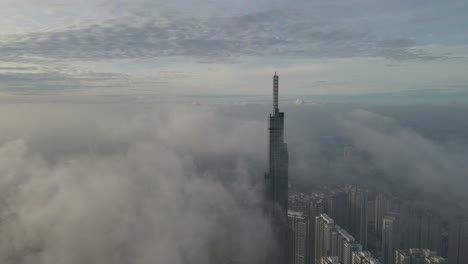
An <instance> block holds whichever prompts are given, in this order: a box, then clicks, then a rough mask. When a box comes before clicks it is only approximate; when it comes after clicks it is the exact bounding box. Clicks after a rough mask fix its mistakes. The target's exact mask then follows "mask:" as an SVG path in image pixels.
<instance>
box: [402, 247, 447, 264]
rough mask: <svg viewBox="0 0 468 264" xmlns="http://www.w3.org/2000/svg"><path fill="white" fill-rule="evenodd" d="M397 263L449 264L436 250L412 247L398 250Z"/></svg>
mask: <svg viewBox="0 0 468 264" xmlns="http://www.w3.org/2000/svg"><path fill="white" fill-rule="evenodd" d="M395 264H447V261H446V260H445V259H444V258H442V257H440V256H437V253H436V252H435V251H431V250H429V249H419V248H411V249H398V250H396V252H395Z"/></svg>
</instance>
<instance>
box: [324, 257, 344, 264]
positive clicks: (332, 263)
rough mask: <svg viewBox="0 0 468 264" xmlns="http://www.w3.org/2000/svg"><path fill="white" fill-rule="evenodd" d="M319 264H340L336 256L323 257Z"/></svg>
mask: <svg viewBox="0 0 468 264" xmlns="http://www.w3.org/2000/svg"><path fill="white" fill-rule="evenodd" d="M320 264H342V263H341V262H340V260H339V259H338V257H337V256H330V257H323V258H322V261H321V262H320Z"/></svg>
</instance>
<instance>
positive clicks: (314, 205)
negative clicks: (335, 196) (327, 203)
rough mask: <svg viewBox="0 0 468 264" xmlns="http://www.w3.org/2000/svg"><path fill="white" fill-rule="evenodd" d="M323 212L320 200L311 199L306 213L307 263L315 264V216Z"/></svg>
mask: <svg viewBox="0 0 468 264" xmlns="http://www.w3.org/2000/svg"><path fill="white" fill-rule="evenodd" d="M321 213H323V205H322V204H321V201H320V202H319V201H316V200H313V201H311V202H310V203H309V205H308V210H307V215H308V217H309V226H310V228H309V256H308V261H307V263H309V264H315V244H316V241H315V217H316V216H318V215H320V214H321Z"/></svg>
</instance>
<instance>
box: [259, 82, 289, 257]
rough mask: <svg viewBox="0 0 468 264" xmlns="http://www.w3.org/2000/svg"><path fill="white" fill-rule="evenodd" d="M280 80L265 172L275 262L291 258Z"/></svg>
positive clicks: (274, 95) (286, 159)
mask: <svg viewBox="0 0 468 264" xmlns="http://www.w3.org/2000/svg"><path fill="white" fill-rule="evenodd" d="M278 92H279V80H278V75H277V74H276V73H275V75H274V76H273V112H272V113H271V114H270V116H269V118H268V121H269V122H268V123H269V124H268V130H269V134H268V165H269V166H268V167H269V169H268V172H267V173H266V174H265V196H266V207H267V208H266V210H267V213H268V214H269V215H270V216H271V219H272V225H273V228H274V230H275V236H276V242H277V248H276V249H274V251H273V252H275V256H274V257H273V259H272V261H274V262H276V263H282V264H283V263H286V262H287V258H288V254H289V252H288V244H289V243H288V237H289V235H288V233H289V230H288V221H287V213H288V159H289V157H288V150H287V146H286V144H285V143H284V113H283V112H280V111H279V106H278Z"/></svg>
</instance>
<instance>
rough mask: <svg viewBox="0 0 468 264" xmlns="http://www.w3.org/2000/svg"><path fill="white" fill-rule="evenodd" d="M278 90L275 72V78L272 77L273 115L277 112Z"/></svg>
mask: <svg viewBox="0 0 468 264" xmlns="http://www.w3.org/2000/svg"><path fill="white" fill-rule="evenodd" d="M278 90H279V82H278V75H277V74H276V72H275V76H273V113H278V112H279V107H278V92H279V91H278Z"/></svg>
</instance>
